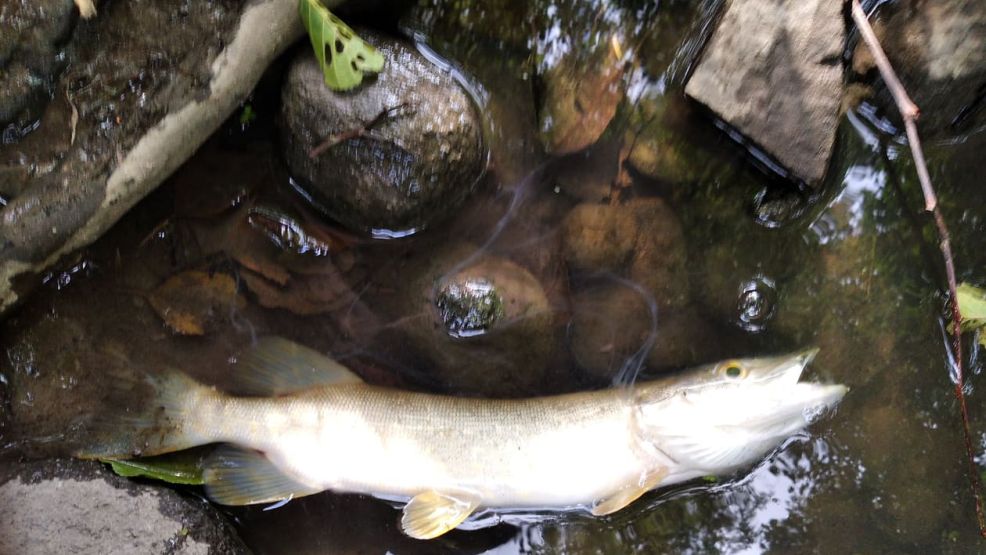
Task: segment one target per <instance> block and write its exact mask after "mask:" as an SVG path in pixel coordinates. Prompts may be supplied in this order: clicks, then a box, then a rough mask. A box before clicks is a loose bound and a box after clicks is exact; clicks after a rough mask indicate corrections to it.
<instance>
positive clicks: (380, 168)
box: [281, 31, 486, 235]
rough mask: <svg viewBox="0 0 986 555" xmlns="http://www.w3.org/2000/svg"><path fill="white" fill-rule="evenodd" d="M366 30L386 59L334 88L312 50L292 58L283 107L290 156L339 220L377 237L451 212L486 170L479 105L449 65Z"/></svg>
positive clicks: (302, 181) (299, 176) (299, 177)
mask: <svg viewBox="0 0 986 555" xmlns="http://www.w3.org/2000/svg"><path fill="white" fill-rule="evenodd" d="M360 35H361V36H362V37H363V38H364V39H366V40H367V42H369V43H371V44H373V45H374V46H376V47H377V48H378V49H379V50H380V52H381V53H382V54H383V56H384V58H385V59H386V63H385V65H384V68H383V71H382V72H381V73H380V74H379V75H377V76H376V77H375V78H374V79H372V80H370V81H365V82H364V85H363V86H362V87H360V88H359V89H357V90H355V91H353V92H334V91H332V90H330V89H329V88H328V87H327V86H326V85H325V83H324V81H323V77H322V72H321V70H320V68H319V66H318V63H317V61H316V60H315V56H314V55H313V54H312V52H311V51H310V50H309V49H305V51H304V52H303V53H301V54H300V55H299V56H298V57H297V58H296V59H295V60H294V62H293V63H292V64H291V68H290V69H289V71H288V77H287V81H286V83H285V85H284V89H283V93H282V97H283V104H282V114H281V115H282V126H281V128H282V137H283V141H284V151H285V156H286V158H287V163H288V166H289V167H290V170H291V173H292V175H293V177H294V179H295V180H296V181H297V183H298V184H299V185H300V186H301V187H303V188H304V189H305V190H306V191H307V192H308V193H309V194H310V195H311V197H312V199H313V201H314V202H315V203H317V204H318V205H319V207H320V208H321V209H322V210H323V211H324V212H326V213H327V214H328V215H329V216H331V217H332V218H334V219H336V220H338V221H339V222H341V223H343V224H345V225H347V226H349V227H351V228H353V229H356V230H360V231H364V232H374V230H376V234H379V235H390V234H393V233H392V232H400V233H399V234H403V233H406V232H413V231H418V230H421V229H422V228H425V227H428V226H429V225H430V224H432V223H434V222H435V221H437V220H439V219H441V218H442V217H444V216H446V215H448V214H449V213H450V212H452V211H453V210H455V208H456V207H458V206H459V205H460V204H461V203H462V201H463V200H464V199H465V198H466V197H467V196H468V195H469V193H471V192H472V191H473V190H474V189H475V187H476V184H477V182H478V180H479V178H480V177H481V176H482V174H483V172H484V170H485V167H486V150H485V146H484V143H483V133H482V125H481V119H480V116H479V112H478V111H477V108H476V106H475V105H474V103H473V102H472V99H471V98H470V96H469V94H468V93H467V91H466V90H465V88H464V87H463V86H462V85H461V84H460V83H459V81H458V80H457V79H456V77H455V76H454V75H453V73H452V72H451V71H449V70H447V69H443V68H440V67H438V66H436V65H435V64H433V63H431V62H430V61H429V60H428V59H426V58H425V57H424V56H423V55H422V54H420V53H419V52H418V51H417V50H415V49H414V48H413V46H411V45H409V44H406V43H404V42H401V41H399V40H395V39H391V38H385V37H383V36H381V35H379V34H376V33H372V32H368V31H360ZM344 137H345V138H344ZM330 145H331V146H330Z"/></svg>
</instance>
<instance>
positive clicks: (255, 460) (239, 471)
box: [202, 445, 322, 505]
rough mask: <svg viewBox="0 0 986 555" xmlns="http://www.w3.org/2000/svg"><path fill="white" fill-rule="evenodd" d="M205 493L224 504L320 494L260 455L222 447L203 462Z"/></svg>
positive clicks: (255, 452) (240, 449)
mask: <svg viewBox="0 0 986 555" xmlns="http://www.w3.org/2000/svg"><path fill="white" fill-rule="evenodd" d="M202 481H203V483H204V484H205V492H206V494H207V495H208V496H209V498H210V499H212V500H213V501H215V502H216V503H221V504H223V505H253V504H256V503H273V502H275V501H284V500H288V499H294V498H295V497H303V496H305V495H311V494H313V493H318V492H320V491H322V488H316V487H312V486H308V485H305V484H302V483H300V482H298V481H296V480H294V479H293V478H291V477H290V476H288V475H287V474H286V473H284V472H283V471H282V470H281V469H279V468H278V467H277V466H276V465H274V463H272V462H271V461H270V459H268V458H267V457H266V456H265V455H264V454H263V453H260V452H258V451H254V450H252V449H244V448H242V447H237V446H233V445H223V446H221V447H219V448H217V449H216V451H215V452H213V454H212V455H211V456H210V457H209V458H208V459H207V460H206V462H205V469H204V470H203V472H202Z"/></svg>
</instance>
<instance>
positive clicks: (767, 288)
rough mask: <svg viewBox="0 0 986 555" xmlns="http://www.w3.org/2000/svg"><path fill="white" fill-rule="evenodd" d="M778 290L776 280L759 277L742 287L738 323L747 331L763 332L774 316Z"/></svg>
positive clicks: (738, 300) (737, 305) (739, 298)
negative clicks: (775, 284)
mask: <svg viewBox="0 0 986 555" xmlns="http://www.w3.org/2000/svg"><path fill="white" fill-rule="evenodd" d="M776 302H777V290H776V288H775V286H774V280H772V279H770V278H769V277H767V276H763V275H759V276H756V277H754V278H753V279H751V280H749V281H746V282H744V283H742V284H741V285H740V288H739V297H738V298H737V302H736V311H737V323H738V324H739V326H740V327H741V328H743V329H745V330H746V331H750V332H754V333H756V332H761V331H763V330H764V328H765V326H766V324H767V321H768V320H770V318H771V317H772V316H773V315H774V307H775V305H776Z"/></svg>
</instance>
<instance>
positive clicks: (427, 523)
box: [401, 491, 479, 540]
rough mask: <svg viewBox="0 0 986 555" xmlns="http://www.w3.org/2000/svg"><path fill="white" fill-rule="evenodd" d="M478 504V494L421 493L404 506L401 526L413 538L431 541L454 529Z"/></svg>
mask: <svg viewBox="0 0 986 555" xmlns="http://www.w3.org/2000/svg"><path fill="white" fill-rule="evenodd" d="M477 507H479V497H478V496H476V495H475V494H469V493H456V494H447V493H439V492H437V491H426V492H423V493H419V494H418V495H415V496H414V497H412V498H411V500H410V501H408V503H407V505H405V506H404V515H403V516H402V517H401V529H402V530H404V533H405V534H407V535H408V536H411V537H412V538H415V539H419V540H430V539H432V538H437V537H438V536H441V535H442V534H444V533H445V532H448V531H449V530H452V529H453V528H455V527H456V526H458V525H460V524H462V521H464V520H465V519H467V518H469V515H471V514H472V513H473V511H475V510H476V508H477Z"/></svg>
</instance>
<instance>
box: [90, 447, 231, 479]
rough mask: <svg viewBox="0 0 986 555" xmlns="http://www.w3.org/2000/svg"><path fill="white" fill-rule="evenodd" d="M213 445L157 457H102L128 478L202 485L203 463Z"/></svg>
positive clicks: (115, 470) (114, 469) (117, 471)
mask: <svg viewBox="0 0 986 555" xmlns="http://www.w3.org/2000/svg"><path fill="white" fill-rule="evenodd" d="M211 451H212V448H211V447H204V448H195V449H186V450H184V451H178V452H175V453H168V454H166V455H158V456H156V457H141V458H137V459H100V460H101V461H102V462H104V463H107V464H109V465H110V468H111V469H113V472H115V473H117V474H118V475H120V476H123V477H126V478H151V479H154V480H161V481H164V482H168V483H169V484H184V485H190V486H199V485H202V483H203V480H202V464H203V461H204V460H205V457H206V456H207V455H208V454H209V453H210V452H211Z"/></svg>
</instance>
